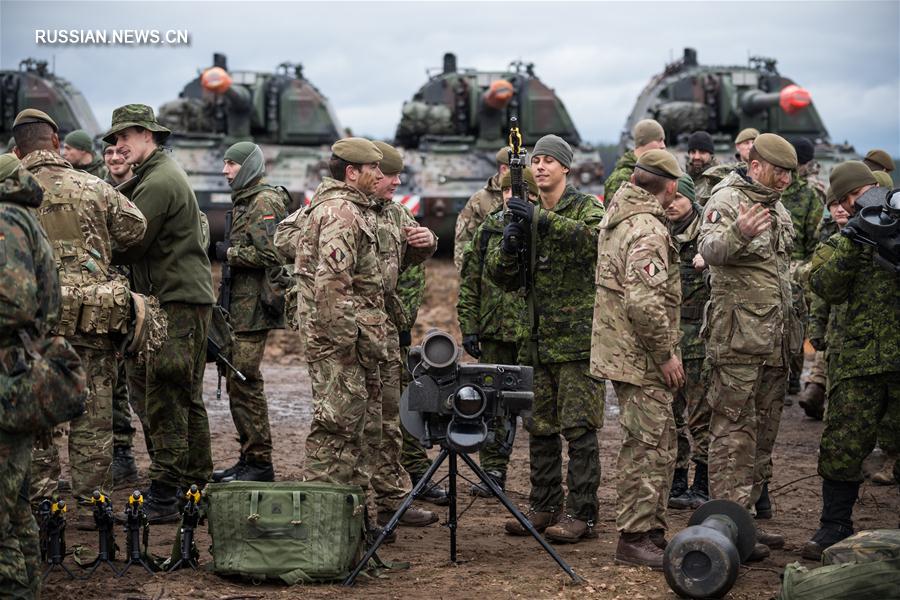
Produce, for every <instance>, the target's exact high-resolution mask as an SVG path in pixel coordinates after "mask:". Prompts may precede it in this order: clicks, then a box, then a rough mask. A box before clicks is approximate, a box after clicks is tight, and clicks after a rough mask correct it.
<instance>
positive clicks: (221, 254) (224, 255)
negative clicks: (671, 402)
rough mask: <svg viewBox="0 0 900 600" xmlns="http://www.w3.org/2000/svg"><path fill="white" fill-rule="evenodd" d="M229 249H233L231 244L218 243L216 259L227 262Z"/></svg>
mask: <svg viewBox="0 0 900 600" xmlns="http://www.w3.org/2000/svg"><path fill="white" fill-rule="evenodd" d="M229 248H231V242H216V258H217V259H219V260H221V261H222V262H227V261H228V249H229Z"/></svg>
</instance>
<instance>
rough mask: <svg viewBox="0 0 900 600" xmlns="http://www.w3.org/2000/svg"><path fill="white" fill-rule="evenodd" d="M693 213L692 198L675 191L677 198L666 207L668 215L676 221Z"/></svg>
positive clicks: (672, 220)
mask: <svg viewBox="0 0 900 600" xmlns="http://www.w3.org/2000/svg"><path fill="white" fill-rule="evenodd" d="M689 214H691V199H690V198H688V197H687V196H682V195H681V194H679V193H678V192H675V200H673V201H672V204H670V205H669V207H668V208H666V217H668V218H669V221H671V222H673V223H676V222H678V221H681V220H682V219H684V218H685V217H686V216H688V215H689Z"/></svg>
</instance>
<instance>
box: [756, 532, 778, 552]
mask: <svg viewBox="0 0 900 600" xmlns="http://www.w3.org/2000/svg"><path fill="white" fill-rule="evenodd" d="M756 541H757V542H759V543H760V544H764V545H766V546H767V547H769V548H772V549H773V550H777V549H778V548H784V536H783V535H778V534H777V533H769V532H767V531H764V530H762V529H757V530H756Z"/></svg>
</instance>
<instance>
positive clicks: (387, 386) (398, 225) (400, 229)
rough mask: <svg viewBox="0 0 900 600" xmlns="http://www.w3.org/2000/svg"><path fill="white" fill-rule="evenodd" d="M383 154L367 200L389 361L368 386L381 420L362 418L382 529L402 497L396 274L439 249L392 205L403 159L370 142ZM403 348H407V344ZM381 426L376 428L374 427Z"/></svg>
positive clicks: (403, 316) (409, 519)
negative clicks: (372, 217)
mask: <svg viewBox="0 0 900 600" xmlns="http://www.w3.org/2000/svg"><path fill="white" fill-rule="evenodd" d="M374 143H375V146H376V147H377V148H378V149H379V150H380V151H381V153H382V155H383V156H382V159H381V162H380V163H379V167H380V168H381V172H382V173H383V174H384V177H383V178H382V179H381V180H380V181H379V182H378V183H377V184H376V185H375V191H374V193H373V194H372V196H371V198H372V200H373V202H374V205H373V207H372V208H373V210H374V211H375V221H376V223H377V226H378V232H377V235H378V240H379V244H378V253H379V258H380V265H381V274H382V281H383V288H384V303H385V309H386V311H387V315H388V320H387V322H386V326H387V327H386V329H387V339H386V340H385V342H386V344H387V350H388V360H386V361H384V362H382V363H381V364H380V365H379V366H378V373H379V375H380V384H381V390H380V392H379V390H378V385H377V382H378V381H379V378H375V379H374V382H375V384H376V385H373V384H372V382H371V381H370V383H369V387H370V391H369V393H370V394H371V395H373V396H376V397H377V396H378V395H379V393H380V396H381V401H380V402H378V401H377V400H376V401H370V402H369V410H370V411H373V410H378V409H380V417H379V416H378V415H373V418H368V417H367V419H366V432H365V435H366V444H367V451H366V452H367V456H366V458H367V463H368V466H369V474H370V481H371V484H372V489H373V490H374V492H375V505H376V509H377V511H378V517H377V518H378V523H379V524H380V525H386V524H387V522H388V521H389V520H390V519H391V517H392V516H393V514H394V512H396V510H397V508H399V506H400V503H401V502H402V501H403V498H404V497H405V496H406V493H407V492H406V488H405V486H404V485H403V480H404V479H405V478H404V477H403V470H402V467H401V465H400V453H401V448H402V435H401V432H400V391H401V390H400V385H401V373H402V372H403V371H404V370H405V367H404V366H403V364H402V363H401V360H402V359H401V352H400V342H401V340H400V333H401V332H406V333H407V336H408V332H409V331H410V329H412V325H413V321H412V319H411V315H410V314H409V312H408V311H407V309H406V306H405V303H404V302H403V299H402V297H401V294H400V290H399V289H398V287H397V286H398V283H399V277H400V273H401V272H403V271H405V270H407V269H408V268H409V267H411V266H414V265H419V264H421V263H422V262H424V261H425V259H427V258H428V257H429V256H431V255H432V254H434V251H435V250H436V249H437V236H435V235H434V234H433V233H432V232H431V230H429V229H428V228H427V227H421V226H420V225H419V224H418V223H417V222H416V220H415V218H414V217H413V216H412V214H411V213H410V212H409V210H408V209H406V208H405V207H404V206H403V205H401V204H399V203H397V202H394V193H395V192H396V191H397V187H398V186H399V185H400V173H401V172H402V171H403V157H402V156H401V155H400V152H398V151H397V149H396V148H394V147H393V146H391V145H389V144H385V143H384V142H374ZM403 341H404V342H407V343H406V344H405V345H406V346H407V347H408V346H409V342H408V340H407V339H404V340H403ZM379 421H380V422H381V427H380V429H375V428H374V424H375V423H378V422H379ZM437 520H438V516H437V515H436V514H435V513H433V512H431V511H428V510H420V509H418V508H415V507H410V508H409V509H408V510H407V511H406V512H405V513H404V514H403V518H402V519H400V524H401V525H407V526H411V527H424V526H426V525H431V524H432V523H435V522H437Z"/></svg>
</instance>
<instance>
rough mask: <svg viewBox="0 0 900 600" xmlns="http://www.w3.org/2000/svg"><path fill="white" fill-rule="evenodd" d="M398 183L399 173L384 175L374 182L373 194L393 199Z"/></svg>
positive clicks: (383, 198)
mask: <svg viewBox="0 0 900 600" xmlns="http://www.w3.org/2000/svg"><path fill="white" fill-rule="evenodd" d="M400 183H401V182H400V173H394V174H393V175H385V176H384V177H382V178H381V180H379V181H378V183H376V184H375V196H377V197H378V198H381V199H382V200H393V199H394V194H395V193H397V188H398V187H400Z"/></svg>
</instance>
